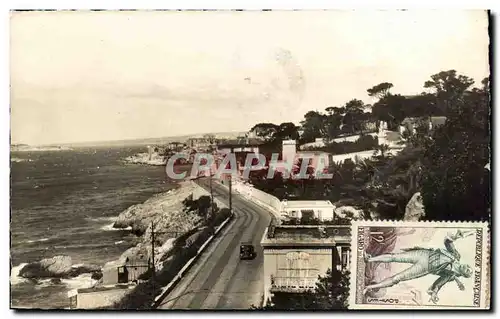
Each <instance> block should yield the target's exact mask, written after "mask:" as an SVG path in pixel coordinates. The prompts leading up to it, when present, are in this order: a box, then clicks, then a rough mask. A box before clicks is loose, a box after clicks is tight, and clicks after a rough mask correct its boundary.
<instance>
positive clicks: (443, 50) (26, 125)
mask: <svg viewBox="0 0 500 319" xmlns="http://www.w3.org/2000/svg"><path fill="white" fill-rule="evenodd" d="M487 29H488V20H487V15H486V13H485V12H484V11H459V10H455V11H452V10H448V11H422V10H421V11H368V10H363V11H272V12H257V11H255V12H230V11H223V12H185V11H184V12H167V11H142V12H140V11H139V12H117V11H113V12H109V11H108V12H88V11H87V12H83V11H76V12H71V11H66V12H61V11H59V12H13V13H11V19H10V36H11V39H10V40H11V43H10V67H11V70H10V71H11V90H10V94H11V141H12V143H25V144H32V145H36V144H53V143H71V142H88V141H107V140H122V139H134V138H149V137H166V136H176V135H187V134H195V133H209V132H229V131H247V130H249V129H250V128H251V127H252V126H253V125H255V124H257V123H262V122H272V123H276V124H279V123H282V122H294V123H296V124H298V123H299V122H300V121H301V120H302V119H303V115H304V114H305V113H307V112H308V111H310V110H318V111H323V110H324V109H325V108H327V107H329V106H341V105H343V104H345V103H346V102H347V101H349V100H350V99H353V98H357V99H361V100H363V101H365V102H366V103H373V102H374V101H373V100H372V99H371V98H370V97H369V96H368V95H367V92H366V90H367V89H368V88H370V87H372V86H374V85H376V84H378V83H381V82H391V83H393V84H394V88H393V89H392V92H393V93H400V94H418V93H421V92H422V91H423V90H424V89H423V84H424V82H425V81H427V80H429V79H430V75H432V74H435V73H437V72H439V71H443V70H449V69H455V70H457V72H459V73H460V74H465V75H468V76H470V77H472V78H473V79H474V80H475V81H476V82H477V83H479V82H480V81H481V79H482V78H484V77H485V76H488V74H489V65H488V45H489V37H488V31H487Z"/></svg>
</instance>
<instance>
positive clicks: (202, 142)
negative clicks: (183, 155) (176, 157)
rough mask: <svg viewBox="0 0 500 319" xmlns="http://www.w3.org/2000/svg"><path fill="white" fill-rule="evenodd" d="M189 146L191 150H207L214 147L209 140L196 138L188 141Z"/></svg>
mask: <svg viewBox="0 0 500 319" xmlns="http://www.w3.org/2000/svg"><path fill="white" fill-rule="evenodd" d="M187 145H188V146H189V147H191V148H201V149H206V148H209V147H210V146H212V145H213V143H212V142H211V141H210V140H209V139H208V138H204V137H194V138H190V139H188V141H187Z"/></svg>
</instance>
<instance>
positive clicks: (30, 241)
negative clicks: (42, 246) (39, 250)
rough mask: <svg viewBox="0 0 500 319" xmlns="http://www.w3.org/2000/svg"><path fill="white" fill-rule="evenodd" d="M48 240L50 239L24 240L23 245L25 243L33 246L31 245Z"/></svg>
mask: <svg viewBox="0 0 500 319" xmlns="http://www.w3.org/2000/svg"><path fill="white" fill-rule="evenodd" d="M49 239H50V238H40V239H33V240H26V241H25V243H27V244H33V243H39V242H43V241H47V240H49Z"/></svg>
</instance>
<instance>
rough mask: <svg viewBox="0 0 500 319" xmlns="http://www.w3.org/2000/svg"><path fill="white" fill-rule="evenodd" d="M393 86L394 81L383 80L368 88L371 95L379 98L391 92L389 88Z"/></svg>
mask: <svg viewBox="0 0 500 319" xmlns="http://www.w3.org/2000/svg"><path fill="white" fill-rule="evenodd" d="M392 87H393V85H392V83H389V82H383V83H380V84H377V85H375V86H374V87H372V88H371V89H368V90H367V92H368V95H369V96H376V97H378V98H379V99H381V98H384V97H386V96H387V95H388V94H390V93H389V90H390V89H391V88H392Z"/></svg>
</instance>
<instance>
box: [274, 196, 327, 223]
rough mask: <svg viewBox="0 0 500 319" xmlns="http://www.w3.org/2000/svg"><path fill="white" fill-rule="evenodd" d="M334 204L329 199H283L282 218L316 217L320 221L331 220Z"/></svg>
mask: <svg viewBox="0 0 500 319" xmlns="http://www.w3.org/2000/svg"><path fill="white" fill-rule="evenodd" d="M334 210H335V206H334V205H333V204H332V203H331V202H330V201H329V200H283V201H282V202H281V216H282V217H283V219H295V218H296V219H301V218H303V217H305V218H311V219H312V218H317V219H319V220H321V221H324V220H333V216H334Z"/></svg>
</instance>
